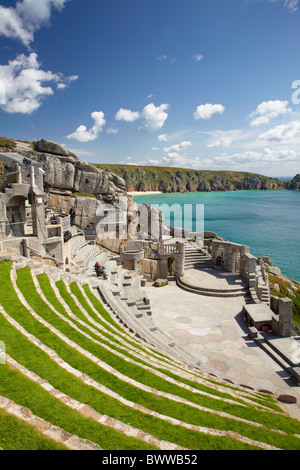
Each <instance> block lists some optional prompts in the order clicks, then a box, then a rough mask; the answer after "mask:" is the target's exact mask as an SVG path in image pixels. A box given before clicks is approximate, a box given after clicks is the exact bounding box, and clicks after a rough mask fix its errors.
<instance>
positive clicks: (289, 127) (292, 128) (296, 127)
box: [259, 121, 300, 142]
mask: <svg viewBox="0 0 300 470" xmlns="http://www.w3.org/2000/svg"><path fill="white" fill-rule="evenodd" d="M297 134H300V121H292V122H290V123H289V124H282V125H280V126H276V127H274V129H270V130H268V131H267V132H264V133H263V134H260V136H259V139H261V140H268V141H277V142H279V141H281V140H286V139H292V138H294V137H295V136H296V135H297Z"/></svg>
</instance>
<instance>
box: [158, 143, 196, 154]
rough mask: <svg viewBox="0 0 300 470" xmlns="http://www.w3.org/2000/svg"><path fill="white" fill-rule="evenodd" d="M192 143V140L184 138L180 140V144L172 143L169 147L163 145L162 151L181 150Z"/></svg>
mask: <svg viewBox="0 0 300 470" xmlns="http://www.w3.org/2000/svg"><path fill="white" fill-rule="evenodd" d="M191 145H192V142H190V141H189V140H185V141H183V142H180V144H174V145H172V146H171V147H165V148H164V151H165V152H167V153H168V152H181V151H182V150H185V149H187V148H188V147H190V146H191Z"/></svg>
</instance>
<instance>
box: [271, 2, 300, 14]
mask: <svg viewBox="0 0 300 470" xmlns="http://www.w3.org/2000/svg"><path fill="white" fill-rule="evenodd" d="M269 1H271V2H273V3H274V2H278V1H281V2H282V0H269ZM283 5H284V6H285V7H286V8H287V9H288V10H289V11H290V12H291V13H295V11H297V10H298V5H299V0H283Z"/></svg>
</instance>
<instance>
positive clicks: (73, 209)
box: [69, 207, 76, 227]
mask: <svg viewBox="0 0 300 470" xmlns="http://www.w3.org/2000/svg"><path fill="white" fill-rule="evenodd" d="M69 214H70V217H71V227H73V226H74V224H75V217H76V211H75V208H74V207H71V209H70V212H69Z"/></svg>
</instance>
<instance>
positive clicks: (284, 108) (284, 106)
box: [250, 100, 291, 127]
mask: <svg viewBox="0 0 300 470" xmlns="http://www.w3.org/2000/svg"><path fill="white" fill-rule="evenodd" d="M288 104H289V102H288V101H280V100H275V101H272V100H270V101H264V102H263V103H260V104H259V105H258V106H257V108H256V110H255V111H253V113H251V114H250V117H253V118H255V119H253V121H251V122H250V126H252V127H258V126H261V125H262V124H268V123H269V122H270V121H271V119H274V118H276V117H278V116H280V115H281V114H287V113H289V112H290V111H291V109H290V108H288Z"/></svg>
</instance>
